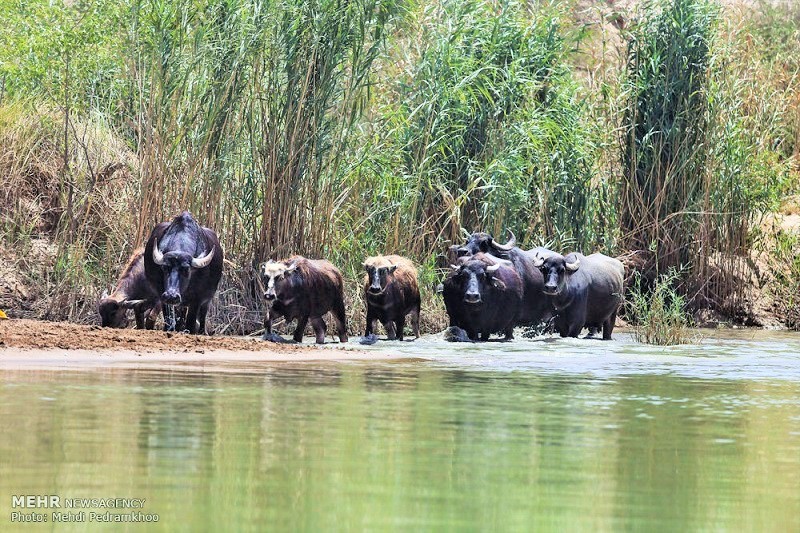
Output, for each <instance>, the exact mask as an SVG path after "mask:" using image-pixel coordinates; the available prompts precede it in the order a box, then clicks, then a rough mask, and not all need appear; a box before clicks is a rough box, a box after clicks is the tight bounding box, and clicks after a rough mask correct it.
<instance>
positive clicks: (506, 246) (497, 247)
mask: <svg viewBox="0 0 800 533" xmlns="http://www.w3.org/2000/svg"><path fill="white" fill-rule="evenodd" d="M508 235H509V238H508V241H507V242H506V243H505V244H500V243H498V242H496V241H495V240H494V239H492V241H491V243H492V247H493V248H494V249H495V250H502V251H503V252H507V251H509V250H511V249H512V248H513V247H514V245H516V244H517V238H516V237H514V232H512V231H511V230H508Z"/></svg>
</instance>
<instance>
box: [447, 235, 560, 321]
mask: <svg viewBox="0 0 800 533" xmlns="http://www.w3.org/2000/svg"><path fill="white" fill-rule="evenodd" d="M508 233H509V239H508V241H507V242H506V243H505V244H501V243H499V242H497V241H496V240H494V238H493V237H492V236H491V235H490V234H488V233H485V232H475V233H472V234H471V235H470V236H469V237H468V238H467V242H466V243H464V244H462V245H460V246H451V247H450V249H449V250H448V258H449V259H451V260H452V259H454V256H455V257H457V258H464V257H469V256H473V255H475V254H478V253H484V254H489V255H491V256H493V257H498V258H500V259H505V260H508V261H510V262H511V263H512V264H513V265H514V268H515V269H516V271H517V273H518V274H519V276H520V278H521V279H522V289H523V296H522V300H523V301H522V307H521V309H520V312H519V315H518V317H517V325H519V326H535V325H537V324H539V323H541V322H547V321H548V320H550V318H551V317H552V310H551V306H550V303H549V302H548V300H547V298H546V297H545V295H544V292H543V291H544V278H543V277H542V273H541V272H540V271H539V269H538V268H536V266H535V265H534V261H535V259H536V257H538V256H541V257H547V256H549V255H550V254H553V253H555V252H553V251H551V250H548V249H547V248H533V249H531V250H527V251H526V250H521V249H520V248H518V247H517V246H516V242H517V239H516V237H514V234H513V233H512V232H511V231H509V232H508ZM451 262H452V261H451ZM451 325H452V324H451Z"/></svg>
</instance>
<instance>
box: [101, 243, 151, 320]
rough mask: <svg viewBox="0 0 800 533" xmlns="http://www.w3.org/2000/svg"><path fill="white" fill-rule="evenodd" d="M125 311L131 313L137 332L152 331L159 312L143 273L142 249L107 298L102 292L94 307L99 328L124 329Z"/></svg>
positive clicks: (125, 269)
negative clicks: (140, 330) (98, 318)
mask: <svg viewBox="0 0 800 533" xmlns="http://www.w3.org/2000/svg"><path fill="white" fill-rule="evenodd" d="M128 309H133V314H134V316H135V317H136V327H137V329H153V327H154V326H155V321H156V317H157V316H158V313H159V312H160V311H161V303H160V302H159V300H158V293H156V291H155V289H153V287H152V285H150V282H149V281H147V277H146V276H145V273H144V248H139V249H138V250H136V251H135V252H133V254H132V255H131V257H130V259H128V264H127V265H126V266H125V268H124V269H123V271H122V275H121V276H120V277H119V281H117V285H116V287H114V290H113V291H112V292H111V294H108V292H107V291H106V292H103V296H101V297H100V302H99V303H98V306H97V310H98V313H99V314H100V325H101V326H103V327H111V328H124V327H125V326H126V325H127V322H128V318H127V312H128Z"/></svg>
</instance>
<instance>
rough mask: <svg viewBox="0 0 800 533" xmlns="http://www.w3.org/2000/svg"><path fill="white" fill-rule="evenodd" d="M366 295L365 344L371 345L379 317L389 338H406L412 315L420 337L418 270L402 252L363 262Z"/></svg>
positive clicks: (415, 328) (363, 342) (416, 335)
mask: <svg viewBox="0 0 800 533" xmlns="http://www.w3.org/2000/svg"><path fill="white" fill-rule="evenodd" d="M364 270H366V274H367V275H366V276H365V277H364V297H365V298H366V300H367V327H366V331H365V332H364V339H363V340H362V341H361V342H362V344H372V343H374V342H375V340H376V337H375V334H374V330H375V322H376V321H378V320H380V322H381V324H383V327H384V328H385V329H386V337H387V339H388V340H394V339H395V338H396V339H397V340H403V328H404V327H405V323H406V315H408V314H410V315H411V328H412V330H413V332H414V337H415V338H417V339H418V338H419V310H420V303H421V300H420V296H419V284H418V282H417V269H416V268H414V264H413V263H412V262H411V261H409V260H408V259H406V258H405V257H401V256H399V255H386V256H383V255H379V256H377V257H368V258H367V259H366V260H365V261H364Z"/></svg>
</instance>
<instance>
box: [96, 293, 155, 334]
mask: <svg viewBox="0 0 800 533" xmlns="http://www.w3.org/2000/svg"><path fill="white" fill-rule="evenodd" d="M144 302H145V300H117V299H115V298H112V297H110V296H109V295H108V291H104V292H103V295H102V296H101V297H100V302H99V303H98V304H97V312H98V313H99V314H100V325H101V326H103V327H104V328H124V327H125V326H127V325H128V316H127V310H128V309H133V308H134V307H136V306H137V305H139V304H142V303H144Z"/></svg>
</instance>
